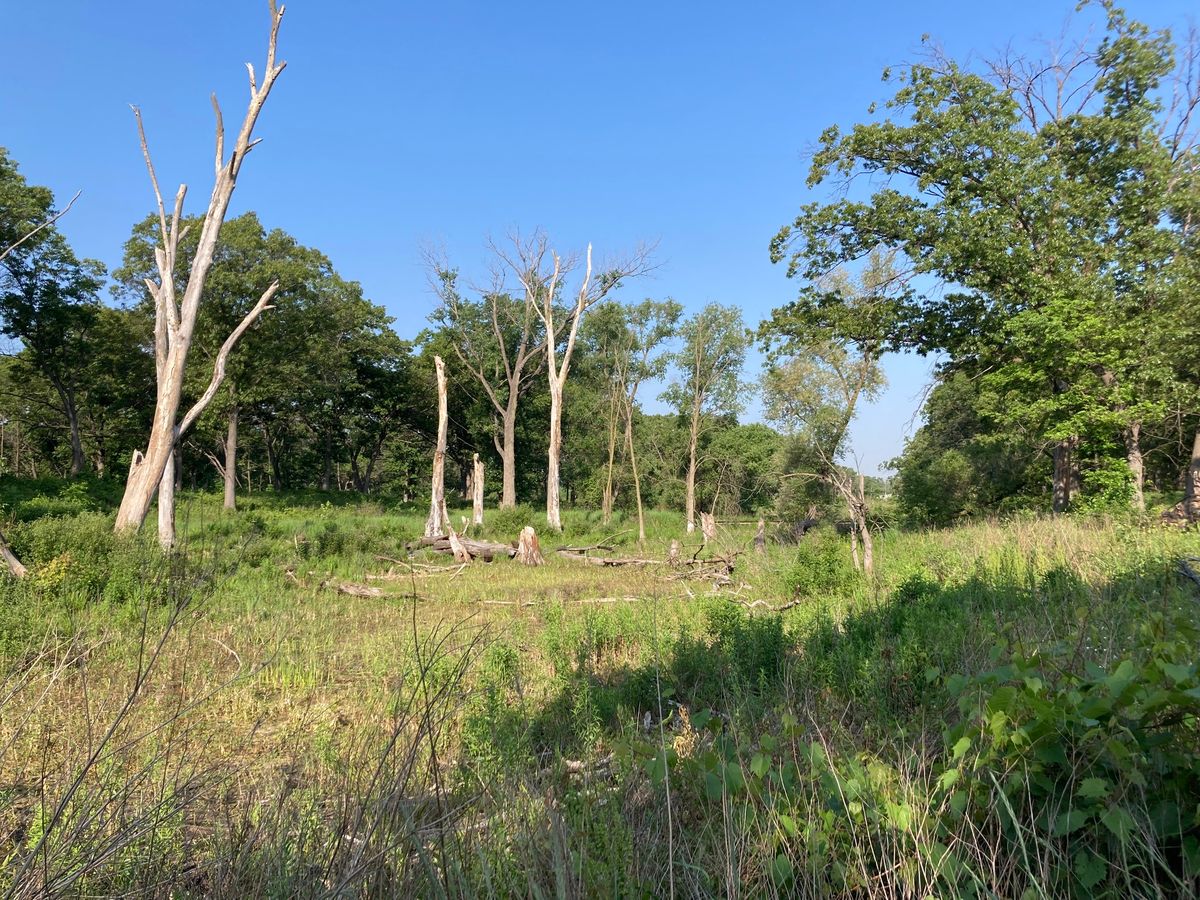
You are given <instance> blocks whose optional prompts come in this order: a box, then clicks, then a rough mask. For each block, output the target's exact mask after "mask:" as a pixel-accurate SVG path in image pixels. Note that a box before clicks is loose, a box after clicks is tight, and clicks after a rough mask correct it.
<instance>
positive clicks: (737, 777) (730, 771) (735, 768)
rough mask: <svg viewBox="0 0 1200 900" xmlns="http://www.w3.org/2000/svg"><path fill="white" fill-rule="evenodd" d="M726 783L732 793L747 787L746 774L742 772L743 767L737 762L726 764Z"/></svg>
mask: <svg viewBox="0 0 1200 900" xmlns="http://www.w3.org/2000/svg"><path fill="white" fill-rule="evenodd" d="M725 785H726V786H727V787H728V788H729V792H730V793H731V794H736V793H737V792H738V791H740V790H742V789H743V788H745V787H746V776H745V775H744V774H742V767H741V766H739V765H738V764H737V763H726V764H725Z"/></svg>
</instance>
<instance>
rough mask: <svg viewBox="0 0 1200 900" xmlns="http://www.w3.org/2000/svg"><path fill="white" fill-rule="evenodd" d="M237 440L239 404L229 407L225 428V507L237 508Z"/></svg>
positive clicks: (231, 509) (229, 508)
mask: <svg viewBox="0 0 1200 900" xmlns="http://www.w3.org/2000/svg"><path fill="white" fill-rule="evenodd" d="M237 442H238V405H237V404H236V403H235V404H233V406H231V407H230V408H229V425H228V427H227V428H226V430H225V509H228V510H230V511H231V512H232V511H233V510H236V509H237Z"/></svg>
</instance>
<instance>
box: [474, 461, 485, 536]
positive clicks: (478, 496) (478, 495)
mask: <svg viewBox="0 0 1200 900" xmlns="http://www.w3.org/2000/svg"><path fill="white" fill-rule="evenodd" d="M471 514H472V515H471V523H472V524H473V525H482V524H483V460H482V459H480V458H479V454H478V453H476V454H475V457H474V459H473V460H472V472H471Z"/></svg>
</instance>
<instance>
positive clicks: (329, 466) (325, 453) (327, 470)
mask: <svg viewBox="0 0 1200 900" xmlns="http://www.w3.org/2000/svg"><path fill="white" fill-rule="evenodd" d="M321 456H322V457H323V458H322V461H321V462H322V468H321V490H323V491H328V490H329V489H330V485H332V484H333V430H332V429H330V428H326V429H325V438H324V441H323V442H322V447H321Z"/></svg>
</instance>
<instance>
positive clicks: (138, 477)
mask: <svg viewBox="0 0 1200 900" xmlns="http://www.w3.org/2000/svg"><path fill="white" fill-rule="evenodd" d="M282 15H283V7H281V6H280V7H276V6H275V5H274V4H272V5H271V33H270V39H269V41H268V44H267V62H266V66H265V67H264V68H263V69H262V70H261V71H260V72H259V78H258V79H257V80H256V78H255V74H254V69H253V67H248V68H249V69H250V104H249V106H248V108H247V110H246V115H245V118H244V119H243V121H242V126H241V128H240V130H239V131H238V133H237V137H236V139H235V143H234V147H233V152H232V153H231V154H230V155H229V157H228V158H226V156H225V129H224V125H223V122H222V118H221V114H220V108H219V107H218V106H217V103H216V97H215V96H214V98H213V107H214V110H215V112H216V114H217V130H216V154H215V157H216V160H215V162H216V178H215V183H214V185H213V190H212V194H211V195H210V197H209V201H208V207H207V209H206V210H205V213H204V221H203V225H202V226H201V229H200V235H199V240H198V242H197V245H196V250H195V253H194V254H193V255H192V259H191V261H190V269H189V271H188V278H187V284H186V286H185V287H184V289H183V296H182V297H181V298H180V299H179V300H177V299H176V273H175V263H176V257H177V251H178V248H179V239H180V237H181V236H182V233H181V231H180V228H179V220H180V217H181V216H182V214H183V201H184V197H185V195H186V193H187V187H186V186H185V185H180V187H179V191H178V193H177V194H176V195H175V204H174V209H173V212H172V213H171V215H170V216H168V214H167V207H166V205H165V204H164V203H163V197H162V193H161V191H160V190H159V186H158V178H157V176H156V175H155V173H154V166H153V164H152V163H151V159H150V148H149V145H148V144H147V142H146V133H145V129H144V128H143V127H142V116H141V112H140V111H138V110H137V108H136V107H135V108H134V115H135V116H136V118H137V123H138V136H139V138H140V140H141V148H142V155H143V157H144V158H145V161H146V169H147V171H148V172H149V174H150V181H151V184H152V185H153V187H154V196H155V200H156V201H157V203H158V219H159V230H160V235H161V241H162V242H161V246H159V247H157V248H156V251H155V259H156V262H157V264H158V274H159V279H158V282H157V284H156V283H155V282H153V281H149V280H147V282H146V284H147V287H149V289H150V293H151V296H152V298H153V300H154V357H155V375H156V382H157V393H156V396H155V403H154V415H153V418H152V419H151V427H150V438H149V440H148V441H147V444H146V449H145V451H144V452H142V453H136V454H134V458H133V462H132V465H131V466H130V470H129V479H128V481H127V482H126V484H125V494H124V496H123V497H122V498H121V506H120V508H119V509H118V510H117V517H116V522H115V523H114V530H115V531H116V532H117V533H119V534H121V533H125V534H128V533H131V532H134V531H137V530H138V529H139V528H141V527H142V523H143V522H144V521H145V520H146V514H147V513H148V512H149V510H150V502H151V500H153V498H154V494H155V492H156V491H158V490H160V485H161V483H162V481H163V472H164V471H165V470H166V468H167V466H168V465H170V464H172V458H173V455H174V452H175V444H176V442H177V441H178V440H179V436H180V434H182V433H183V432H185V431H187V429H188V427H189V426H190V425H191V423H192V422H193V421H195V419H196V417H197V416H199V415H200V414H201V413H202V412H203V411H204V409H205V407H207V406H208V404H209V403H210V402H211V401H212V398H213V396H214V395H215V394H216V391H217V390H218V389H219V388H220V386H221V382H222V381H223V380H224V378H225V363H226V360H227V359H228V356H229V353H230V352H231V351H232V349H233V347H234V345H235V344H236V343H237V340H238V338H240V337H241V335H242V334H243V333H244V332H245V330H246V329H247V328H249V327H250V325H251V324H253V322H254V320H255V319H257V318H258V316H259V315H260V314H261V313H262V312H263V310H264V309H266V308H267V304H268V302H269V301H270V299H271V297H272V296H274V294H275V291H277V290H278V289H279V282H278V281H276V282H274V283H272V284H271V286H270V287H268V288H267V290H266V291H264V292H263V294H262V296H261V297H259V300H258V302H257V303H256V304H255V305H254V306H253V307H252V308H251V309H250V311H249V312H248V313H247V314H246V316H245V317H244V318H243V319H242V321H241V323H240V324H239V325H238V326H237V327H236V328H235V329H234V330H233V331H232V332H231V333H230V334H229V336H228V337H227V338H226V339H225V342H224V343H223V344H222V345H221V348H220V350H219V351H218V353H217V356H216V359H215V361H214V364H213V372H212V377H211V378H210V380H209V384H208V387H207V388H206V389H205V390H204V392H203V393H202V394H201V395H200V399H199V400H197V401H196V403H195V405H193V406H192V408H191V409H190V410H188V411H187V413H186V414H185V415H184V416H183V419H182V420H180V418H179V402H180V397H181V395H182V392H183V382H184V370H185V368H186V365H187V359H188V353H189V351H190V349H191V344H192V336H193V332H194V329H195V324H196V316H197V313H198V312H199V307H200V301H201V299H202V297H203V295H204V284H205V281H206V280H207V278H208V273H209V270H210V269H211V268H212V264H213V258H214V255H215V252H216V247H217V241H218V238H219V236H220V233H221V225H222V224H223V223H224V221H225V213H226V211H227V210H228V209H229V201H230V199H231V198H232V196H233V191H234V188H235V187H236V185H237V179H238V173H239V172H240V170H241V167H242V163H243V162H244V161H245V158H246V154H247V153H249V152H250V149H251V148H252V147H253V146H254V145H255V144H256V143H257V141H255V140H254V139H253V133H254V126H255V123H256V122H257V121H258V116H259V113H260V112H261V111H262V107H263V104H264V103H265V102H266V100H267V96H268V95H269V94H270V92H271V88H272V86H273V85H274V83H275V80H276V79H277V78H278V77H279V74H280V73H281V72H282V71H283V68H284V64H283V63H276V61H275V47H276V40H277V38H278V35H279V24H280V21H281V19H282ZM161 535H162V530H161V527H160V537H161Z"/></svg>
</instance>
